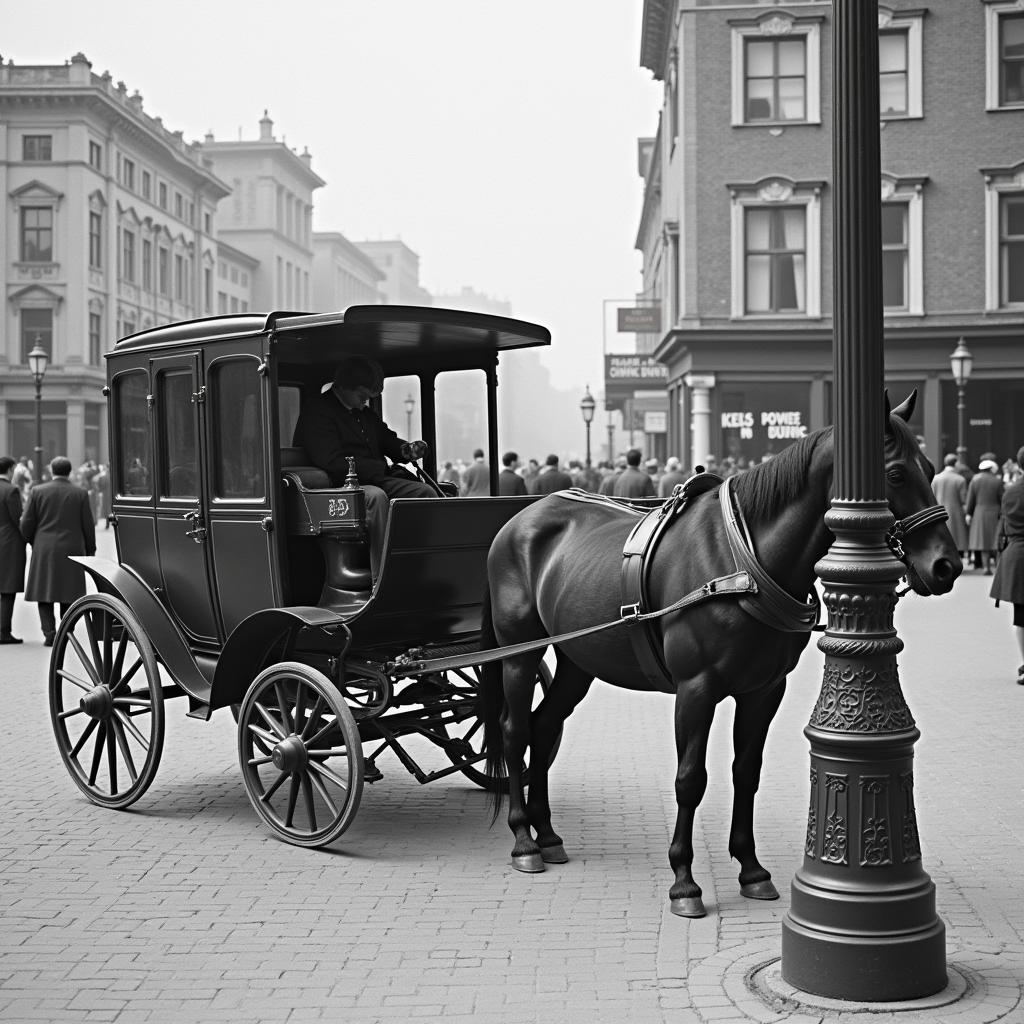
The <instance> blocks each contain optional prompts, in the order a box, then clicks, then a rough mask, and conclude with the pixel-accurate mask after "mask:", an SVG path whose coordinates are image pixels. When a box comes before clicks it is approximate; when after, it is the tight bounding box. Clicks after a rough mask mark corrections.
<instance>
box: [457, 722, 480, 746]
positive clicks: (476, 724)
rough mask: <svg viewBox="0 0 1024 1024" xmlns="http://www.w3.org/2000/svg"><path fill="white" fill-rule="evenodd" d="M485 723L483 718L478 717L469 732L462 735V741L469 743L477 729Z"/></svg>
mask: <svg viewBox="0 0 1024 1024" xmlns="http://www.w3.org/2000/svg"><path fill="white" fill-rule="evenodd" d="M483 724H484V723H483V719H482V718H478V719H477V720H476V722H475V723H474V724H473V728H472V729H470V730H469V732H467V733H466V735H465V736H463V737H462V741H463V742H464V743H468V742H469V741H470V739H472V737H473V736H474V735H475V734H476V731H477V730H478V729H480V728H481V727H482V726H483Z"/></svg>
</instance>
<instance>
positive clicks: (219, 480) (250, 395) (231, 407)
mask: <svg viewBox="0 0 1024 1024" xmlns="http://www.w3.org/2000/svg"><path fill="white" fill-rule="evenodd" d="M257 365H258V364H257V363H256V361H255V360H253V359H233V360H230V361H224V362H219V363H217V364H215V366H214V368H213V371H212V373H211V375H210V381H211V388H210V390H211V392H212V399H213V410H212V411H213V443H214V446H215V447H214V452H215V453H214V461H213V487H214V497H217V498H262V497H263V496H264V494H265V493H266V487H265V485H264V474H263V416H262V413H261V411H260V376H259V374H258V373H257V372H256V367H257Z"/></svg>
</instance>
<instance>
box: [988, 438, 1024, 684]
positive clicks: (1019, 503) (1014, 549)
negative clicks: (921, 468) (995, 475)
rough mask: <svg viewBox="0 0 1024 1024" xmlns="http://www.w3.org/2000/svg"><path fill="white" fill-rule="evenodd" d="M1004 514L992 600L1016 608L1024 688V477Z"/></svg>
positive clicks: (1022, 454)
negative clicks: (1004, 602) (1007, 602)
mask: <svg viewBox="0 0 1024 1024" xmlns="http://www.w3.org/2000/svg"><path fill="white" fill-rule="evenodd" d="M1017 464H1018V465H1021V466H1024V447H1022V448H1021V449H1020V451H1018V452H1017ZM1000 511H1001V519H1000V528H999V533H1000V536H999V540H998V541H997V543H998V544H999V545H1000V546H1001V547H1002V549H1003V550H1002V554H1001V555H1000V556H999V565H998V567H997V568H996V575H995V579H994V580H992V589H991V590H990V591H989V597H993V598H995V602H996V607H997V608H998V607H999V602H1000V601H1009V602H1010V603H1011V604H1012V605H1013V628H1014V632H1016V634H1017V646H1018V647H1019V648H1020V658H1021V666H1020V668H1018V669H1017V682H1018V683H1019V684H1020V685H1021V686H1024V478H1020V479H1018V480H1017V482H1016V483H1014V484H1011V485H1010V486H1009V487H1007V488H1006V491H1005V492H1004V493H1003V499H1002V502H1001V503H1000Z"/></svg>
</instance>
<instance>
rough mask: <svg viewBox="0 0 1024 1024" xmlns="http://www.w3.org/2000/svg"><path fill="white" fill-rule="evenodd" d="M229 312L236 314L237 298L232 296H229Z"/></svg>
mask: <svg viewBox="0 0 1024 1024" xmlns="http://www.w3.org/2000/svg"><path fill="white" fill-rule="evenodd" d="M231 312H232V313H237V312H238V298H237V297H236V296H234V295H232V296H231Z"/></svg>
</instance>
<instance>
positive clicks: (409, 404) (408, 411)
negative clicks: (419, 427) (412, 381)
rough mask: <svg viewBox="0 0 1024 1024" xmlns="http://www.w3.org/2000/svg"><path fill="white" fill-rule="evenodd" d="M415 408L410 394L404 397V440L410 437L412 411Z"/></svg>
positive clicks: (414, 401) (414, 400)
mask: <svg viewBox="0 0 1024 1024" xmlns="http://www.w3.org/2000/svg"><path fill="white" fill-rule="evenodd" d="M415 408H416V399H415V398H413V397H412V394H411V393H410V394H408V395H406V396H405V439H406V440H407V441H408V440H409V438H410V437H412V411H413V409H415Z"/></svg>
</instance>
